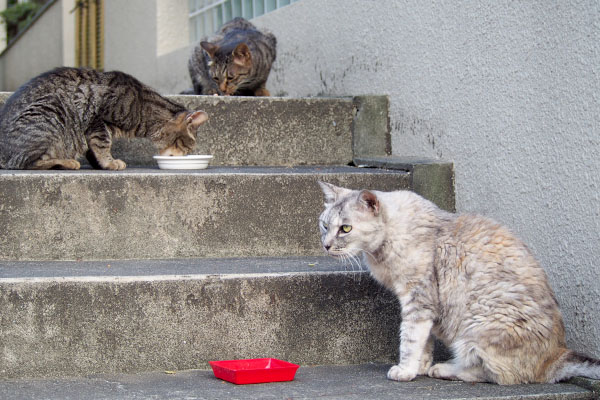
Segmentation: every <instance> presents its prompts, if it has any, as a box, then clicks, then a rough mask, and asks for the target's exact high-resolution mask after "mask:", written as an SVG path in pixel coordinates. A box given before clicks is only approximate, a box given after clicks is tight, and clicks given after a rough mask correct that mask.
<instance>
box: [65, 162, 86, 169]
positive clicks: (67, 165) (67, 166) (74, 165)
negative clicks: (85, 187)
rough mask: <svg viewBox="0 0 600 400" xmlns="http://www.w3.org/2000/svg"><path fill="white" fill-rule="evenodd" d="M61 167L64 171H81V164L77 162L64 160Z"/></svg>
mask: <svg viewBox="0 0 600 400" xmlns="http://www.w3.org/2000/svg"><path fill="white" fill-rule="evenodd" d="M60 166H61V167H62V168H64V169H79V168H81V164H80V163H79V161H77V160H63V162H62V164H60Z"/></svg>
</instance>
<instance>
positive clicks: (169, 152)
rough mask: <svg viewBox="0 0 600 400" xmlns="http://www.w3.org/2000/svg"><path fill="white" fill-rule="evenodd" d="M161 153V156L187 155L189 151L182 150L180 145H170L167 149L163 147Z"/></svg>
mask: <svg viewBox="0 0 600 400" xmlns="http://www.w3.org/2000/svg"><path fill="white" fill-rule="evenodd" d="M159 154H160V155H161V156H185V155H186V154H187V152H185V151H183V150H181V149H180V148H179V147H176V146H169V147H167V148H165V149H162V150H161V151H160V152H159Z"/></svg>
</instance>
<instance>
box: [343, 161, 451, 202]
mask: <svg viewBox="0 0 600 400" xmlns="http://www.w3.org/2000/svg"><path fill="white" fill-rule="evenodd" d="M354 163H355V164H356V165H359V166H361V167H372V168H384V169H391V170H398V171H406V172H408V173H410V187H411V189H412V190H414V191H415V192H417V193H419V194H420V195H421V196H423V197H425V198H426V199H429V200H431V201H433V202H434V203H435V204H437V205H438V206H439V207H441V208H443V209H444V210H447V211H450V212H454V211H456V203H455V198H456V196H455V191H454V164H453V163H451V162H447V161H440V160H431V159H425V158H417V157H395V156H387V157H385V156H384V157H356V158H354Z"/></svg>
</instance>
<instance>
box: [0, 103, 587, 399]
mask: <svg viewBox="0 0 600 400" xmlns="http://www.w3.org/2000/svg"><path fill="white" fill-rule="evenodd" d="M6 96H7V94H4V95H0V100H3V99H5V98H6ZM173 97H174V98H175V100H177V101H180V102H182V103H185V104H186V105H187V106H188V107H189V108H190V109H191V108H193V109H203V110H205V111H207V113H208V114H209V117H210V119H209V122H208V123H207V124H205V125H203V126H202V127H201V128H200V130H199V133H198V136H199V143H198V149H197V153H208V154H213V155H214V156H215V158H214V162H213V163H212V164H211V166H210V167H209V168H208V169H206V170H199V171H166V170H159V169H157V167H156V166H155V164H154V161H153V160H152V157H151V156H152V155H153V154H154V151H153V149H152V147H151V145H150V144H149V143H148V142H145V141H143V140H136V141H130V142H128V141H121V142H118V143H116V144H115V149H114V154H115V156H117V157H120V158H122V159H123V160H124V161H126V162H127V164H128V168H127V169H126V170H125V171H119V172H112V171H97V170H92V169H89V168H87V169H86V168H84V169H82V170H79V171H35V172H34V171H3V170H0V228H1V229H2V234H1V235H0V309H1V310H2V311H1V312H0V398H79V397H81V396H84V397H85V396H87V397H94V398H115V399H117V398H119V399H121V398H169V399H171V398H173V399H175V398H249V397H274V398H281V397H282V396H283V397H304V398H312V397H318V396H328V397H333V398H358V397H360V398H365V396H367V397H369V396H370V395H368V393H371V392H370V391H369V388H370V387H371V386H370V385H371V384H372V385H373V386H374V387H375V386H376V387H378V388H379V389H378V391H376V392H372V393H373V396H371V398H387V397H391V396H392V395H393V396H397V395H401V393H403V392H402V391H403V390H405V389H406V390H408V389H407V388H410V387H412V388H413V389H414V385H413V386H410V385H409V386H402V385H399V384H397V383H395V382H389V381H387V380H385V368H386V365H389V364H391V363H394V362H395V361H396V359H397V357H398V354H397V353H398V333H397V331H398V325H399V322H400V321H399V310H398V305H397V301H396V299H395V298H394V297H393V296H392V295H391V294H389V293H388V292H386V291H385V290H384V289H382V288H381V287H380V286H379V285H377V284H376V283H374V282H373V281H372V280H371V279H370V278H369V276H368V274H367V273H366V272H365V270H364V269H365V267H364V266H363V267H361V266H359V265H356V264H354V265H352V264H348V265H344V264H342V263H340V262H339V261H336V260H333V259H331V258H327V257H324V256H323V253H322V250H321V248H320V244H319V234H318V228H317V219H318V216H319V213H320V212H321V209H322V202H323V200H322V195H321V192H320V189H319V187H318V185H317V183H316V182H317V181H318V180H324V181H327V182H332V183H335V184H339V185H344V186H348V187H354V188H373V189H375V188H376V189H379V190H395V189H411V190H414V191H416V192H418V193H420V194H422V195H423V196H425V197H427V198H429V199H431V200H432V201H434V202H436V203H437V204H438V205H440V206H441V207H443V208H445V209H448V210H453V209H454V189H453V188H454V184H453V168H452V164H450V163H445V162H437V161H431V160H418V159H398V158H396V157H391V156H389V153H390V134H389V128H388V127H389V122H388V100H387V98H386V97H385V96H362V97H356V98H310V99H287V98H223V97H205V96H173ZM359 166H360V167H359ZM255 357H276V358H281V359H284V360H288V361H291V362H295V363H298V364H300V365H302V366H303V368H301V369H300V371H299V375H298V379H297V380H296V381H294V382H293V383H290V385H295V386H288V388H292V391H291V392H290V393H288V394H284V393H283V392H281V390H280V389H278V386H277V385H266V386H264V387H265V388H266V389H265V390H266V392H264V393H263V392H261V391H260V390H261V389H256V390H258V391H257V392H252V390H253V389H240V390H243V391H241V392H235V391H232V387H230V386H223V385H222V384H221V383H218V384H217V383H216V382H218V381H216V380H215V379H214V378H211V375H210V373H209V372H207V371H205V370H206V369H207V368H208V361H209V360H218V359H232V358H255ZM369 363H378V364H369ZM353 365H354V366H353ZM357 365H358V367H357ZM360 365H362V366H360ZM166 370H168V371H178V372H177V373H176V374H175V375H173V376H174V377H176V378H173V379H171V382H172V383H173V382H175V383H174V384H176V385H177V384H180V385H183V386H184V387H187V388H189V391H186V390H187V389H186V390H183V389H182V388H181V387H178V388H176V387H174V388H173V390H172V391H170V392H169V393H168V394H167V393H166V392H164V390H165V389H164V388H165V387H169V386H168V383H165V382H164V380H165V379H166V378H165V377H166V375H164V373H163V372H162V371H166ZM190 370H191V371H192V372H190ZM196 370H200V372H197V373H196V372H193V371H196ZM184 371H187V372H184ZM372 374H375V375H376V376H377V380H376V381H375V382H373V381H372V380H370V378H368V377H370V376H371V375H372ZM375 375H374V376H375ZM169 376H171V375H169ZM355 376H356V378H355ZM355 379H357V380H356V382H354V383H352V382H353V381H354V380H355ZM361 379H362V380H364V383H358V382H361ZM340 381H348V382H351V383H352V384H353V385H354V386H352V387H354V389H352V390H350V391H349V392H344V391H343V389H342V388H341V387H340V386H339V384H340ZM107 382H112V383H114V384H115V385H117V387H118V388H120V389H119V390H113V389H114V388H113V387H112V386H111V384H108V386H106V385H107ZM132 382H137V384H138V385H141V386H139V387H136V388H135V389H134V388H133V386H135V384H133V386H131V384H132ZM177 382H178V383H177ZM417 382H420V383H419V384H418V385H421V386H418V385H417V387H422V386H423V385H425V386H424V387H430V386H431V387H432V388H434V387H438V386H439V383H436V382H437V381H435V380H430V379H427V378H419V380H418V381H417ZM159 383H160V384H159ZM195 384H196V385H200V386H199V387H201V388H202V390H200V391H199V392H198V391H195V389H194V388H195V387H196V386H194V385H195ZM128 385H129V386H128ZM163 385H167V386H163ZM315 385H316V386H315ZM319 385H321V386H319ZM356 385H358V386H356ZM361 385H362V386H361ZM436 385H438V386H436ZM444 385H445V386H444ZM448 385H450V386H448ZM452 385H454V386H452ZM457 385H458V386H457ZM442 386H444V388H442V389H440V390H439V391H438V392H439V394H440V396H442V397H431V398H469V397H470V396H471V395H473V396H475V397H477V396H476V394H477V393H478V392H477V391H471V392H469V390H474V389H470V388H472V387H473V386H472V385H465V384H462V383H451V384H446V383H444V384H443V385H442ZM479 386H481V387H485V385H475V387H479ZM547 386H548V385H547ZM57 387H61V388H62V389H61V390H62V391H61V390H58V391H56V388H57ZM127 387H129V388H130V389H131V390H124V391H123V390H121V389H123V388H127ZM269 387H271V388H273V389H272V391H269V390H270V389H268V388H269ZM439 387H441V386H439ZM448 387H454V388H455V389H456V390H458V392H456V393H457V394H450V393H454V392H452V390H450V391H449V390H448ZM542 387H544V388H545V389H544V390H546V391H547V392H546V393H548V394H551V395H552V396H554V397H544V398H592V396H593V394H592V392H591V391H588V390H586V389H582V388H579V387H577V386H574V385H549V386H548V387H549V388H546V386H539V388H542ZM294 388H295V389H294ZM332 388H334V389H335V388H338V389H339V390H340V391H336V390H338V389H335V390H334V392H331V390H333V389H332ZM382 388H385V389H382ZM233 389H235V387H233ZM413 389H411V390H413ZM248 390H250V391H248ZM423 390H428V389H423ZM432 390H434V392H435V390H437V389H432ZM461 390H462V391H463V392H461ZM481 390H483V389H481ZM343 393H346V394H347V396H345V395H343ZM404 393H405V395H407V396H409V397H410V396H411V395H410V394H409V392H404ZM460 393H462V394H460ZM465 393H466V394H465ZM469 393H471V394H470V395H469ZM506 393H511V392H510V391H508V392H506ZM513 393H515V394H516V395H518V396H520V397H519V398H529V397H527V396H530V395H531V396H537V397H536V398H540V397H539V394H540V393H542V392H540V391H539V390H535V389H532V388H531V387H527V388H525V387H523V388H522V390H521V391H514V392H513ZM388 395H389V396H388ZM78 396H79V397H78ZM336 396H338V397H336ZM353 396H354V397H353ZM444 396H445V397H444ZM457 396H458V397H457ZM460 396H462V397H460ZM473 396H471V397H473ZM415 398H417V397H415ZM503 398H504V397H503ZM531 398H533V397H531Z"/></svg>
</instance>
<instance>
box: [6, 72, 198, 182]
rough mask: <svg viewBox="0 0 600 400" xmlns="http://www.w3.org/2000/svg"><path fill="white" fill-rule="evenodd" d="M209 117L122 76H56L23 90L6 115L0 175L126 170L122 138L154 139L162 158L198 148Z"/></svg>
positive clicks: (11, 100) (10, 100)
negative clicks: (119, 148)
mask: <svg viewBox="0 0 600 400" xmlns="http://www.w3.org/2000/svg"><path fill="white" fill-rule="evenodd" d="M206 120H207V115H206V113H205V112H204V111H193V112H190V111H188V110H186V109H185V108H184V107H183V106H181V105H179V104H177V103H175V102H173V101H171V100H169V99H166V98H165V97H162V96H161V95H159V94H158V93H157V92H155V91H154V90H152V89H151V88H149V87H148V86H146V85H144V84H142V83H141V82H139V81H138V80H137V79H135V78H134V77H132V76H130V75H127V74H125V73H123V72H118V71H113V72H98V71H95V70H91V69H83V68H82V69H79V68H66V67H63V68H57V69H54V70H52V71H49V72H46V73H43V74H41V75H39V76H37V77H35V78H33V79H32V80H30V81H29V82H27V83H25V84H24V85H23V86H21V87H20V88H19V89H18V90H17V91H16V92H15V93H13V95H12V96H10V97H9V98H8V100H7V101H6V103H5V105H4V107H2V109H1V110H0V168H4V169H50V168H64V169H79V167H80V163H79V161H77V159H78V158H79V157H81V156H82V155H84V154H85V155H86V157H87V159H88V161H89V162H90V164H91V165H92V166H93V167H95V168H102V169H110V170H121V169H124V168H125V166H126V165H125V163H124V162H123V161H122V160H116V159H113V157H112V155H111V151H110V150H111V145H112V140H113V138H116V137H128V138H131V137H148V138H150V139H151V140H152V142H153V143H154V144H155V146H156V147H157V148H158V149H159V152H160V154H161V155H185V154H187V153H189V152H190V151H191V150H192V149H193V148H194V147H195V145H196V129H197V128H198V126H200V125H201V124H202V123H204V122H205V121H206Z"/></svg>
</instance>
